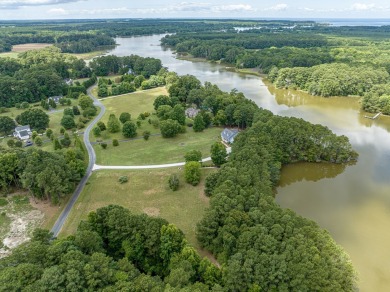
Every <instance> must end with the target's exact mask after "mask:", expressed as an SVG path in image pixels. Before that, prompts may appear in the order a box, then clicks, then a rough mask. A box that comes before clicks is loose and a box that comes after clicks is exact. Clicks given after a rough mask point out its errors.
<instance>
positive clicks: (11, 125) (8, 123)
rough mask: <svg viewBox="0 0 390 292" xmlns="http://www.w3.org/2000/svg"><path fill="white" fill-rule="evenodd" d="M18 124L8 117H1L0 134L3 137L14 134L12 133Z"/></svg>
mask: <svg viewBox="0 0 390 292" xmlns="http://www.w3.org/2000/svg"><path fill="white" fill-rule="evenodd" d="M15 127H16V123H15V121H14V120H13V119H12V118H10V117H7V116H4V117H0V134H1V135H8V134H10V133H12V131H13V130H14V129H15Z"/></svg>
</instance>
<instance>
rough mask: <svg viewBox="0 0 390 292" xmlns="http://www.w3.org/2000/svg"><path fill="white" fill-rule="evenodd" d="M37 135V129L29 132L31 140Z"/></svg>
mask: <svg viewBox="0 0 390 292" xmlns="http://www.w3.org/2000/svg"><path fill="white" fill-rule="evenodd" d="M37 136H38V132H37V131H32V133H31V139H32V140H35V138H36V137H37Z"/></svg>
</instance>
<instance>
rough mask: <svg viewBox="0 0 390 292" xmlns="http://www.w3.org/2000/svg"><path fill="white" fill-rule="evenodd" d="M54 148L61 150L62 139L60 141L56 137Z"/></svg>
mask: <svg viewBox="0 0 390 292" xmlns="http://www.w3.org/2000/svg"><path fill="white" fill-rule="evenodd" d="M53 143H54V150H60V149H62V146H61V144H60V141H58V139H54V142H53Z"/></svg>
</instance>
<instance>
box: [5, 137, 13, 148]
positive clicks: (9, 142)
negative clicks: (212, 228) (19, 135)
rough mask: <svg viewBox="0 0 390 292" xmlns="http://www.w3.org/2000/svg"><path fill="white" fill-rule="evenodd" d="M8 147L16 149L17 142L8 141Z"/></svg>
mask: <svg viewBox="0 0 390 292" xmlns="http://www.w3.org/2000/svg"><path fill="white" fill-rule="evenodd" d="M7 145H8V147H10V148H14V147H15V140H14V139H10V140H8V141H7Z"/></svg>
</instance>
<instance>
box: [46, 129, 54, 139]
mask: <svg viewBox="0 0 390 292" xmlns="http://www.w3.org/2000/svg"><path fill="white" fill-rule="evenodd" d="M51 136H53V130H52V129H47V130H46V137H47V138H51Z"/></svg>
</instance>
